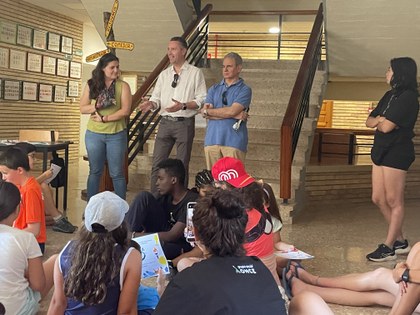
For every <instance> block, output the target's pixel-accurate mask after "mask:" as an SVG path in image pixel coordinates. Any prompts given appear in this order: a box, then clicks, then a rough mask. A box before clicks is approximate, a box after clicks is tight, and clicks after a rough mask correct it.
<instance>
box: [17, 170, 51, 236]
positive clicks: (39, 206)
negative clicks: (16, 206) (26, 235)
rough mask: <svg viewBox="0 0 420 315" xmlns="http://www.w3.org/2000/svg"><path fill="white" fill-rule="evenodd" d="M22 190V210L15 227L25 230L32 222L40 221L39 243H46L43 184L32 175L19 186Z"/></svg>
mask: <svg viewBox="0 0 420 315" xmlns="http://www.w3.org/2000/svg"><path fill="white" fill-rule="evenodd" d="M18 188H19V191H20V198H21V202H20V211H19V215H18V217H17V218H16V220H15V222H13V227H15V228H17V229H20V230H23V229H25V228H27V227H28V224H30V223H40V225H41V226H40V231H39V234H38V237H37V238H36V240H37V242H38V243H45V241H46V240H47V228H46V226H45V211H44V200H43V197H42V191H41V186H40V185H39V184H38V182H37V181H36V179H35V177H30V178H29V179H28V180H27V182H26V183H25V184H24V185H22V186H18Z"/></svg>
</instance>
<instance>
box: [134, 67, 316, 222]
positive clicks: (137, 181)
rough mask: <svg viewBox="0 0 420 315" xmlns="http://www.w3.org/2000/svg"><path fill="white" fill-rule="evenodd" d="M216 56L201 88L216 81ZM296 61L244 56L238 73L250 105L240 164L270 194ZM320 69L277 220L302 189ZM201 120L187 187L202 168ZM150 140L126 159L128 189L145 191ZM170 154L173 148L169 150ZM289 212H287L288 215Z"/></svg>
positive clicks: (285, 217) (292, 205) (276, 173)
mask: <svg viewBox="0 0 420 315" xmlns="http://www.w3.org/2000/svg"><path fill="white" fill-rule="evenodd" d="M221 65H222V61H221V60H211V62H210V67H209V68H206V69H203V72H204V75H205V77H206V84H207V88H209V87H210V86H211V85H213V84H214V83H216V82H219V81H220V80H221V79H222V76H221ZM299 66H300V61H272V60H245V61H244V67H243V70H242V72H241V77H242V78H243V79H244V80H245V82H246V83H247V84H248V85H249V86H250V87H251V88H252V92H253V93H252V94H253V95H252V103H251V106H250V112H249V114H250V118H249V120H248V133H249V144H248V153H247V159H246V162H245V166H246V169H247V171H248V172H249V173H250V174H251V175H252V176H254V177H256V178H262V179H264V180H265V181H266V182H268V183H270V184H271V185H272V187H273V189H274V192H278V191H279V176H280V163H279V153H280V147H279V145H280V126H281V123H282V119H283V115H284V112H285V110H286V107H287V104H288V102H289V98H290V94H291V90H292V88H293V84H294V82H295V80H296V75H297V71H298V69H299ZM323 84H324V72H323V71H318V72H317V74H316V76H315V80H314V83H313V87H312V92H311V104H310V110H309V117H308V118H305V121H304V124H303V128H302V132H301V136H300V138H299V142H298V149H297V151H296V153H295V159H294V164H293V167H292V171H293V184H292V187H293V189H292V190H293V193H294V194H293V193H292V194H293V195H292V200H289V204H288V205H285V206H282V207H281V208H282V210H281V211H282V213H281V215H282V218H283V220H284V221H285V222H291V215H292V213H291V212H292V211H296V209H297V208H296V207H297V206H298V205H299V202H300V200H302V199H301V198H297V197H298V196H300V193H299V191H300V190H302V189H303V188H301V187H302V185H301V183H302V182H303V178H304V172H305V165H306V164H307V161H309V156H310V148H311V147H312V137H313V133H314V130H315V126H316V117H318V113H319V108H320V103H321V100H320V99H321V98H320V95H321V91H322V86H323ZM204 136H205V121H204V120H203V119H202V118H201V117H198V116H197V117H196V135H195V139H194V145H193V149H192V157H191V162H190V181H189V183H190V186H193V185H194V179H195V174H196V173H197V172H198V171H201V170H202V169H203V168H205V167H206V163H205V158H204V149H203V145H204ZM153 145H154V141H153V140H148V141H147V143H146V145H145V148H144V152H143V154H139V155H138V156H137V157H136V158H135V160H134V161H133V162H132V163H131V165H130V169H129V173H130V184H129V186H130V187H129V189H135V190H149V188H150V169H151V165H152V153H153ZM173 153H174V152H173ZM294 214H295V212H294V213H293V215H294Z"/></svg>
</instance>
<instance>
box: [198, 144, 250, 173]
mask: <svg viewBox="0 0 420 315" xmlns="http://www.w3.org/2000/svg"><path fill="white" fill-rule="evenodd" d="M204 155H205V156H206V164H207V169H208V170H211V168H212V166H213V165H214V163H216V162H217V161H218V160H219V159H221V158H222V157H225V156H230V157H233V158H235V159H238V160H241V161H242V163H244V164H245V157H246V153H245V152H243V151H241V150H238V149H236V148H233V147H225V146H222V145H210V146H206V147H204Z"/></svg>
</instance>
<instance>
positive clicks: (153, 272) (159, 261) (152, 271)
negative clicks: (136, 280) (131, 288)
mask: <svg viewBox="0 0 420 315" xmlns="http://www.w3.org/2000/svg"><path fill="white" fill-rule="evenodd" d="M133 241H135V242H137V243H138V244H139V245H140V247H141V258H142V267H141V273H142V275H141V278H142V279H147V278H150V277H154V276H157V275H158V271H159V269H162V271H163V273H164V274H169V266H168V261H167V259H166V257H165V254H164V253H163V249H162V246H161V245H160V241H159V236H158V235H157V233H154V234H148V235H145V236H140V237H136V238H133Z"/></svg>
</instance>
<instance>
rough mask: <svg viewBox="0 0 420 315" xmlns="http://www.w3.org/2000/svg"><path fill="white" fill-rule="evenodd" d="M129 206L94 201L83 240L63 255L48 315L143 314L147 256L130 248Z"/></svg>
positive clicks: (105, 197) (105, 198)
mask: <svg viewBox="0 0 420 315" xmlns="http://www.w3.org/2000/svg"><path fill="white" fill-rule="evenodd" d="M128 207H129V206H128V204H127V202H126V201H125V200H123V199H121V198H120V197H118V196H117V195H116V194H114V193H111V192H109V191H105V192H102V193H99V194H97V195H95V196H92V198H90V200H89V202H88V204H87V206H86V209H85V221H84V225H83V226H82V228H81V230H80V232H79V233H78V237H77V238H76V239H75V240H73V241H70V242H69V243H68V244H67V245H66V246H65V247H64V249H63V250H62V251H61V253H60V255H59V258H58V259H57V262H56V265H55V269H54V287H55V290H54V295H53V298H52V300H51V304H50V308H49V310H48V314H54V315H55V314H68V315H70V314H133V315H134V314H137V292H138V287H139V284H140V275H141V254H140V252H139V251H138V250H135V249H134V248H132V247H130V246H129V243H130V238H129V234H128V230H127V226H126V223H125V221H124V216H125V214H126V213H127V211H128Z"/></svg>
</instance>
